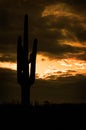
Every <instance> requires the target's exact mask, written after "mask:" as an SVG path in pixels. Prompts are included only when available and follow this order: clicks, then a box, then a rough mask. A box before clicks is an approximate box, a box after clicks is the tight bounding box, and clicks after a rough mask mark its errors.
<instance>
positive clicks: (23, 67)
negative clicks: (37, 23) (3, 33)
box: [17, 14, 38, 105]
mask: <svg viewBox="0 0 86 130" xmlns="http://www.w3.org/2000/svg"><path fill="white" fill-rule="evenodd" d="M37 43H38V40H37V39H34V42H33V50H32V53H31V54H30V56H28V52H29V49H28V15H27V14H26V15H25V19H24V40H23V42H22V38H21V36H19V37H18V44H17V80H18V83H19V84H20V86H21V103H22V104H24V105H30V87H31V86H32V84H33V83H34V82H35V69H36V54H37ZM28 57H30V58H29V59H28ZM29 64H31V67H30V66H29ZM29 67H30V69H29ZM29 70H30V72H29Z"/></svg>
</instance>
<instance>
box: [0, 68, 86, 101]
mask: <svg viewBox="0 0 86 130" xmlns="http://www.w3.org/2000/svg"><path fill="white" fill-rule="evenodd" d="M3 81H4V82H3ZM85 84H86V76H83V75H76V76H69V77H59V78H58V79H57V80H48V81H47V80H41V79H39V80H36V82H35V84H34V85H33V86H32V87H31V102H35V101H37V102H42V103H43V102H44V101H46V100H47V101H50V102H56V103H86V87H85V86H86V85H85ZM13 101H15V102H20V86H19V85H18V83H17V78H16V72H15V71H12V70H7V69H0V103H4V102H13Z"/></svg>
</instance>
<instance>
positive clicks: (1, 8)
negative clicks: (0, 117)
mask: <svg viewBox="0 0 86 130" xmlns="http://www.w3.org/2000/svg"><path fill="white" fill-rule="evenodd" d="M26 13H27V14H28V16H29V46H30V48H29V49H30V51H31V48H32V45H33V40H34V38H37V39H38V53H37V59H36V63H37V64H36V83H35V85H34V87H33V88H32V89H31V101H36V100H37V101H38V102H40V101H42V102H44V101H45V100H49V101H51V102H56V103H63V102H69V103H71V102H73V103H78V102H79V103H82V102H85V103H86V88H85V84H86V1H85V0H35V1H32V0H8V1H7V0H0V82H1V85H0V95H1V96H0V97H1V98H0V102H1V103H2V102H8V101H12V100H18V101H19V100H20V98H19V95H20V90H19V85H18V83H17V79H16V57H17V55H16V52H17V38H18V36H19V35H22V37H23V24H24V15H25V14H26ZM12 85H13V87H12ZM15 97H16V98H15Z"/></svg>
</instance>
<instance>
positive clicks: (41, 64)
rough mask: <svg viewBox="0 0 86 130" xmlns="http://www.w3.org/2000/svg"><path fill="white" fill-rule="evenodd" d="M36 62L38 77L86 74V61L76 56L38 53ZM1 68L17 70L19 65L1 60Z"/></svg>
mask: <svg viewBox="0 0 86 130" xmlns="http://www.w3.org/2000/svg"><path fill="white" fill-rule="evenodd" d="M36 63H37V65H36V78H37V79H45V80H48V79H52V80H55V79H57V78H58V77H67V76H70V75H73V76H74V75H76V74H83V75H85V74H86V62H85V61H82V60H77V59H74V58H70V59H56V58H51V57H49V56H46V55H43V54H38V55H37V60H36ZM0 68H6V69H11V70H15V71H16V69H17V65H16V63H14V62H0Z"/></svg>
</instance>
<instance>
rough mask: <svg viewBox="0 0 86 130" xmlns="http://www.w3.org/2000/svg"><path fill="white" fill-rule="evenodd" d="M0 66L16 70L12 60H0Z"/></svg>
mask: <svg viewBox="0 0 86 130" xmlns="http://www.w3.org/2000/svg"><path fill="white" fill-rule="evenodd" d="M0 68H6V69H11V70H16V69H17V66H16V63H14V62H0Z"/></svg>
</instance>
